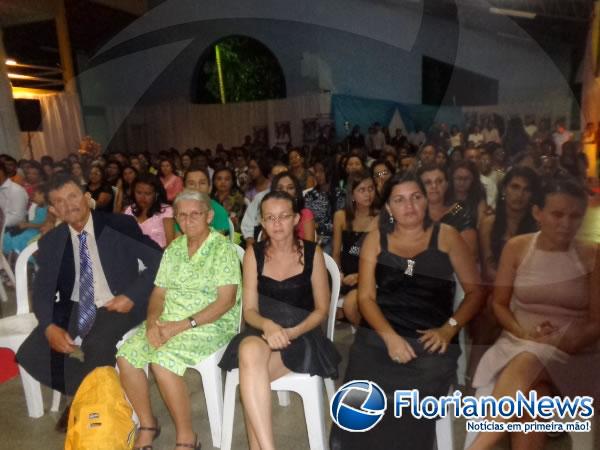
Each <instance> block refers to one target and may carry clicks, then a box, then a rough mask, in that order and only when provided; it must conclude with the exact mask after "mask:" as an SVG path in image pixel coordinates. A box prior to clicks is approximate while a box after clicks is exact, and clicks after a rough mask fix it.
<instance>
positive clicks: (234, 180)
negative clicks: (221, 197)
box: [210, 165, 239, 199]
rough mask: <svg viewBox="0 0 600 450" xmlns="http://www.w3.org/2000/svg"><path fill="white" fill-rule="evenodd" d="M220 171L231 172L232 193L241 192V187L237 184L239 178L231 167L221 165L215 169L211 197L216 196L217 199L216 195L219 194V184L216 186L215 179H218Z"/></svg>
mask: <svg viewBox="0 0 600 450" xmlns="http://www.w3.org/2000/svg"><path fill="white" fill-rule="evenodd" d="M220 172H229V175H231V193H232V194H233V193H235V192H239V188H238V185H237V178H236V176H235V173H234V172H233V170H231V169H230V168H229V167H227V166H225V165H223V166H220V167H219V168H217V169H215V171H214V173H213V177H212V189H211V191H210V196H211V198H214V199H216V197H215V195H216V194H217V186H216V183H215V180H216V179H217V175H218V174H219V173H220Z"/></svg>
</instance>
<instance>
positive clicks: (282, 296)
mask: <svg viewBox="0 0 600 450" xmlns="http://www.w3.org/2000/svg"><path fill="white" fill-rule="evenodd" d="M295 205H296V203H295V202H294V200H293V199H292V198H291V197H290V196H289V195H288V194H287V193H285V192H277V191H271V192H270V193H268V194H267V195H266V196H265V197H264V199H263V200H262V202H261V214H262V226H263V229H264V230H265V232H266V235H267V239H266V240H264V241H261V242H258V243H257V244H255V245H254V246H253V247H249V248H248V249H247V250H246V254H245V256H244V263H243V270H244V283H243V286H244V288H243V289H244V291H243V312H244V320H245V321H246V329H245V330H244V331H243V332H242V333H240V334H239V335H237V336H236V337H235V338H234V339H233V340H232V341H231V343H230V344H229V346H228V347H227V350H226V351H225V354H224V356H223V359H222V360H221V363H220V366H221V367H222V368H223V369H225V370H231V369H234V368H237V367H238V366H239V369H240V392H241V398H242V402H243V405H244V410H245V414H246V429H247V431H248V439H249V442H250V448H251V449H258V448H260V449H265V450H266V449H274V448H275V444H274V441H273V427H272V418H271V387H270V383H271V381H273V380H276V379H277V378H279V377H281V376H283V375H285V374H287V373H289V372H290V371H293V372H297V373H307V374H310V375H319V376H322V377H333V378H336V377H337V365H338V363H339V361H340V356H339V354H338V353H337V351H336V350H335V347H334V346H333V343H332V342H331V341H329V340H327V338H326V337H325V335H324V334H323V332H322V330H321V327H320V325H321V322H323V321H324V320H325V319H326V318H327V314H328V310H329V301H330V295H329V281H328V278H327V270H326V268H325V260H324V258H323V253H322V251H321V249H320V248H319V247H318V246H317V245H316V244H315V243H314V242H308V241H301V240H299V239H297V238H295V236H294V227H295V226H296V224H297V223H298V221H299V219H300V215H299V213H298V211H297V208H296V206H295Z"/></svg>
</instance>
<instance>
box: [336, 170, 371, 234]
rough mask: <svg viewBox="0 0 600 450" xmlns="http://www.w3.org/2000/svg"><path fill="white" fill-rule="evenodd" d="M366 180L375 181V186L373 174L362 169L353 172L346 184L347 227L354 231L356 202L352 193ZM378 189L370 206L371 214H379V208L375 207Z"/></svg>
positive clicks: (345, 209)
mask: <svg viewBox="0 0 600 450" xmlns="http://www.w3.org/2000/svg"><path fill="white" fill-rule="evenodd" d="M365 180H371V181H372V182H373V187H374V188H375V180H373V176H372V175H371V172H370V171H369V170H368V169H364V170H361V171H360V172H356V173H353V174H352V175H350V177H348V184H347V185H346V207H345V208H344V211H345V212H346V229H348V230H350V231H352V222H354V217H355V214H356V207H355V206H354V205H355V203H354V201H353V200H352V194H354V191H355V190H356V188H357V187H358V185H359V184H360V183H362V182H363V181H365ZM377 195H378V194H377V190H375V197H374V198H373V203H371V206H370V207H369V215H370V216H375V215H376V214H377V210H376V209H375V205H376V204H377Z"/></svg>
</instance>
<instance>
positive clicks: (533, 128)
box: [525, 116, 538, 138]
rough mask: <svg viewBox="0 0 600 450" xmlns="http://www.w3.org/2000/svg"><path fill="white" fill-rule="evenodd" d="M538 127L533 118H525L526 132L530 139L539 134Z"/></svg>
mask: <svg viewBox="0 0 600 450" xmlns="http://www.w3.org/2000/svg"><path fill="white" fill-rule="evenodd" d="M537 131H538V127H537V125H536V124H535V119H534V118H533V116H526V117H525V132H526V133H527V134H528V135H529V137H530V138H533V135H534V134H535V133H537Z"/></svg>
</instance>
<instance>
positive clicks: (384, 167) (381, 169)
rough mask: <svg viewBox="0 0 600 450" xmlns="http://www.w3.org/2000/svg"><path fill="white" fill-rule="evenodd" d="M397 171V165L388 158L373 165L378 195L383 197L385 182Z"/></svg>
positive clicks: (372, 173) (372, 172) (372, 170)
mask: <svg viewBox="0 0 600 450" xmlns="http://www.w3.org/2000/svg"><path fill="white" fill-rule="evenodd" d="M395 173H396V169H395V167H394V166H393V165H392V164H391V163H390V162H389V161H387V160H385V159H382V160H377V161H375V162H374V163H373V165H372V166H371V175H372V176H373V180H374V181H375V186H376V187H377V197H378V198H381V196H382V195H383V188H384V186H385V182H386V181H387V180H389V179H390V178H392V175H394V174H395Z"/></svg>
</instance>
